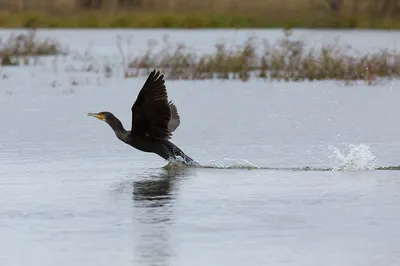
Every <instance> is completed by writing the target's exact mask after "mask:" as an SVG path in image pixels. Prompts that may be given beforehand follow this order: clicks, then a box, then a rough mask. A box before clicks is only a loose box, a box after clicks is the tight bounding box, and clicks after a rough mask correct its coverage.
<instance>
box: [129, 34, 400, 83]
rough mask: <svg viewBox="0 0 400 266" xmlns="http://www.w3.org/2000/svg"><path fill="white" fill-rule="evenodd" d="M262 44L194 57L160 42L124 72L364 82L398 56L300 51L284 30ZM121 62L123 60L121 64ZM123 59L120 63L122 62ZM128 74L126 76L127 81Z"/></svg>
mask: <svg viewBox="0 0 400 266" xmlns="http://www.w3.org/2000/svg"><path fill="white" fill-rule="evenodd" d="M261 43H262V44H261V45H260V42H259V41H258V42H257V41H256V39H254V38H249V39H248V40H246V41H245V42H244V43H243V44H241V45H235V46H232V45H227V44H226V43H219V44H216V46H215V50H214V52H212V53H209V54H198V53H196V52H194V51H191V49H190V48H189V47H186V46H185V45H183V44H177V45H172V44H171V43H169V42H164V45H163V46H162V47H161V50H160V52H158V53H154V52H153V51H154V50H155V49H154V48H155V47H154V45H155V44H152V45H150V46H149V47H148V49H147V52H145V53H144V54H143V55H142V56H138V57H135V58H133V59H132V60H130V61H129V62H128V64H127V66H126V69H127V71H128V70H129V72H130V73H137V74H135V76H137V75H138V74H140V73H143V75H147V74H148V73H149V71H151V70H152V69H153V68H157V69H160V70H162V72H163V73H165V76H166V78H168V79H189V80H201V79H239V80H242V81H247V80H249V79H250V78H262V79H265V80H280V81H304V80H308V81H313V80H344V81H347V82H349V81H355V80H366V81H368V82H369V83H373V82H374V81H375V80H376V79H377V78H379V77H391V78H392V77H393V78H397V77H399V75H400V55H398V54H396V52H393V53H390V52H388V51H386V50H382V51H378V52H374V53H368V54H360V53H359V52H357V51H356V50H355V49H353V48H352V47H350V46H348V45H344V44H340V43H339V42H338V41H336V42H334V43H332V44H327V45H323V46H322V47H320V48H311V49H309V48H306V44H305V42H304V41H302V40H296V39H293V38H292V34H291V32H290V31H285V33H284V35H283V36H282V37H281V38H280V39H278V40H277V41H276V42H274V43H269V42H268V41H265V40H262V42H261ZM123 61H124V60H123ZM125 61H126V59H125ZM129 76H130V75H126V77H129Z"/></svg>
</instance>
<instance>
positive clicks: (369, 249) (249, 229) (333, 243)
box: [0, 30, 400, 266]
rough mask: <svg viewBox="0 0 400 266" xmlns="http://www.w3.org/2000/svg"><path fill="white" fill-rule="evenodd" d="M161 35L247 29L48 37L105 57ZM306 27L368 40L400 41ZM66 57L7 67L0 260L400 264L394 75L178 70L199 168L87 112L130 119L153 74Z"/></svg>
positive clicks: (179, 96) (399, 146) (185, 142)
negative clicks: (276, 78)
mask: <svg viewBox="0 0 400 266" xmlns="http://www.w3.org/2000/svg"><path fill="white" fill-rule="evenodd" d="M167 32H168V33H169V34H170V35H171V36H172V37H171V39H172V40H173V41H175V40H178V41H179V38H181V39H182V40H184V39H185V36H186V37H187V40H188V43H193V44H197V45H198V46H200V47H202V48H203V49H204V50H207V49H209V48H210V47H211V48H212V45H213V44H214V42H215V39H216V38H217V36H219V35H221V36H225V37H226V38H234V35H235V34H237V35H241V36H245V35H247V34H248V33H249V32H252V31H248V32H246V31H239V32H234V31H199V32H196V31H186V32H185V31H157V30H155V31H99V30H93V31H76V32H74V31H72V30H69V31H61V30H58V31H43V32H40V34H42V35H43V36H56V37H57V38H58V39H60V41H62V42H63V43H66V44H68V45H70V46H74V47H75V48H76V49H81V51H84V50H85V49H86V44H89V43H90V42H93V44H94V45H93V51H94V52H95V53H96V52H97V53H101V54H103V55H111V54H112V53H114V52H116V51H117V48H116V45H115V39H113V38H114V37H115V36H116V35H117V34H126V35H129V34H136V35H139V36H140V38H138V39H141V43H139V44H137V45H138V46H137V47H138V49H139V48H140V47H144V46H143V45H144V44H145V42H146V41H147V38H152V36H153V37H154V36H160V38H161V36H162V34H161V33H167ZM147 34H148V35H147ZM257 34H262V35H265V36H271V38H274V36H277V35H279V34H278V31H257ZM304 34H309V35H310V36H311V37H310V38H314V39H322V40H327V38H328V37H329V38H332V39H334V37H336V36H341V37H343V38H345V39H346V38H347V40H348V41H349V42H350V43H351V42H352V41H353V45H357V42H359V47H360V49H373V48H374V47H379V46H380V47H383V45H386V46H387V47H389V46H390V45H393V46H396V45H397V43H396V42H397V41H400V35H399V34H398V33H397V32H375V31H371V32H364V31H361V32H340V31H329V32H323V31H310V32H309V31H305V33H304ZM145 36H146V37H145ZM207 36H208V37H207ZM327 36H328V37H327ZM356 38H360V39H359V40H358V39H356ZM385 38H386V39H385ZM367 40H369V41H367ZM80 42H81V44H80ZM141 45H142V46H141ZM55 66H57V67H55ZM67 68H68V64H67V63H63V62H61V61H60V62H58V63H57V64H45V65H40V66H32V67H11V68H3V69H2V73H3V74H6V75H7V78H3V79H0V82H1V86H0V111H1V114H2V116H1V117H2V119H1V126H0V161H1V163H0V202H1V203H2V204H1V207H0V236H1V237H0V249H1V252H0V264H1V265H7V266H9V265H10V266H11V265H18V266H19V265H41V266H43V265H58V266H61V265H62V266H64V265H68V266H69V265H82V266H83V265H85V266H87V265H96V266H102V265H107V266H108V265H119V266H122V265H140V266H141V265H168V266H169V265H171V266H175V265H182V266H183V265H185V266H186V265H190V266H192V265H199V266H200V265H237V266H241V265H243V264H248V265H274V266H278V265H279V266H280V265H282V266H283V265H285V266H288V265H290V266H292V265H293V266H314V265H315V266H317V265H318V266H319V265H328V266H330V265H332V266H336V265H341V266H358V265H359V266H365V265H374V266H375V265H385V266H391V265H393V266H394V265H399V263H400V253H399V248H398V247H399V246H400V232H399V230H398V225H399V222H400V212H399V211H400V207H399V206H400V205H399V204H400V193H399V192H400V179H399V177H400V172H399V171H397V170H396V169H400V168H399V166H400V159H399V156H398V154H400V139H399V135H400V123H398V122H399V113H400V105H399V104H398V99H399V98H400V90H398V88H399V86H400V82H399V81H387V82H385V83H382V85H376V86H367V85H363V84H361V85H358V86H343V85H341V84H340V83H338V82H334V81H330V82H312V83H307V82H304V83H283V82H263V81H259V80H251V81H249V82H239V81H219V80H215V81H170V80H168V81H167V82H166V85H167V89H168V94H169V99H170V100H172V101H173V102H174V103H175V104H176V105H177V107H178V112H179V114H180V117H181V124H180V126H179V128H178V129H177V130H176V131H175V133H174V135H173V137H172V142H174V143H175V144H176V145H178V146H179V147H180V148H181V149H182V150H183V151H185V152H186V153H187V154H188V155H189V156H191V157H192V158H194V159H195V160H196V161H198V162H199V163H200V164H201V165H202V166H201V167H178V166H171V165H169V166H168V167H165V166H166V165H167V162H166V161H164V160H163V159H162V158H160V157H159V156H157V155H154V154H147V153H143V152H139V151H137V150H135V149H133V148H132V147H130V146H127V145H125V144H123V143H122V142H120V141H119V140H118V139H117V138H116V137H115V135H114V133H113V132H112V130H111V129H110V127H109V126H108V125H107V124H105V123H104V122H101V121H99V120H97V119H94V118H92V117H88V116H86V114H87V113H88V112H100V111H106V110H107V111H111V112H113V113H114V114H115V115H116V116H117V117H119V118H120V119H121V121H122V122H123V124H124V125H125V128H127V129H129V125H130V119H131V113H130V108H131V105H132V104H133V102H134V101H135V99H136V96H137V93H138V91H139V89H140V88H141V86H142V85H143V82H144V80H145V77H140V78H132V79H123V78H121V77H120V76H118V75H116V76H112V77H111V78H105V77H104V75H102V74H94V73H84V72H71V71H67V70H66V69H67Z"/></svg>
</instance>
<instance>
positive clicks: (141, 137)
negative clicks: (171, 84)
mask: <svg viewBox="0 0 400 266" xmlns="http://www.w3.org/2000/svg"><path fill="white" fill-rule="evenodd" d="M131 111H132V126H131V130H130V131H127V130H125V129H124V127H123V125H122V123H121V121H119V119H118V118H116V117H115V116H114V115H113V114H112V113H110V112H100V113H88V115H89V116H93V117H96V118H98V119H100V120H102V121H104V122H106V123H107V124H109V125H110V127H111V128H112V129H113V130H114V132H115V135H116V136H117V138H118V139H120V140H121V141H123V142H125V143H126V144H128V145H130V146H132V147H134V148H136V149H138V150H140V151H144V152H152V153H156V154H158V155H159V156H161V157H162V158H164V159H165V160H169V161H171V160H176V159H177V157H181V158H182V159H183V162H184V163H186V164H197V163H196V162H195V161H194V160H193V159H192V158H190V157H189V156H187V155H186V154H185V153H184V152H183V151H182V150H181V149H179V148H178V147H177V146H176V145H175V144H173V143H172V142H170V141H169V139H170V138H171V137H172V132H174V131H175V130H176V129H177V127H178V126H179V124H180V118H179V115H178V110H177V108H176V106H175V105H174V104H173V103H172V102H171V101H169V102H168V95H167V90H166V88H165V80H164V75H160V72H159V71H157V72H156V70H153V71H152V72H151V73H150V75H149V76H148V78H147V80H146V82H145V83H144V85H143V87H142V89H141V90H140V92H139V94H138V96H137V99H136V102H135V103H134V104H133V106H132V108H131Z"/></svg>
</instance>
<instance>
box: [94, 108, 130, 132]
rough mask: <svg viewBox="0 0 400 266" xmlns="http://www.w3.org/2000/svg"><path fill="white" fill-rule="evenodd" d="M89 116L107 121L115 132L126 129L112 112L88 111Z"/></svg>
mask: <svg viewBox="0 0 400 266" xmlns="http://www.w3.org/2000/svg"><path fill="white" fill-rule="evenodd" d="M87 115H88V116H93V117H96V118H97V119H99V120H101V121H104V122H106V123H107V124H109V125H110V127H111V128H112V129H113V130H114V131H115V132H122V131H125V129H124V127H123V126H122V123H121V121H119V119H118V118H116V117H115V116H114V115H113V114H112V113H110V112H100V113H88V114H87Z"/></svg>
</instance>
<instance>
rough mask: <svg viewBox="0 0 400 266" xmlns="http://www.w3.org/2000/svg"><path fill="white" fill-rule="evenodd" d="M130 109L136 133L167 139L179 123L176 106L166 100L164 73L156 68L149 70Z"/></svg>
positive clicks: (133, 129)
mask: <svg viewBox="0 0 400 266" xmlns="http://www.w3.org/2000/svg"><path fill="white" fill-rule="evenodd" d="M131 111H132V128H131V130H132V132H133V134H136V135H141V136H150V137H158V138H165V139H169V138H171V136H172V132H173V131H174V130H175V129H176V128H177V127H178V126H179V124H180V118H179V115H178V112H177V108H176V106H175V105H174V104H173V103H171V102H168V94H167V90H166V87H165V80H164V75H160V72H159V71H156V70H153V71H151V72H150V74H149V76H148V78H147V80H146V81H145V83H144V85H143V87H142V89H141V90H140V92H139V94H138V96H137V99H136V101H135V103H134V104H133V106H132V108H131Z"/></svg>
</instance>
